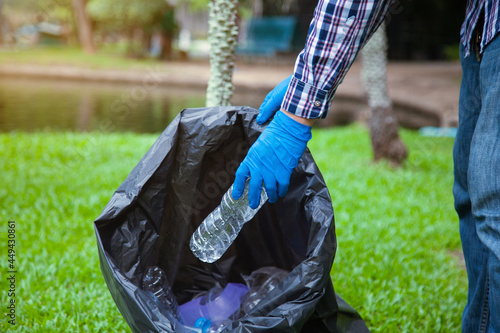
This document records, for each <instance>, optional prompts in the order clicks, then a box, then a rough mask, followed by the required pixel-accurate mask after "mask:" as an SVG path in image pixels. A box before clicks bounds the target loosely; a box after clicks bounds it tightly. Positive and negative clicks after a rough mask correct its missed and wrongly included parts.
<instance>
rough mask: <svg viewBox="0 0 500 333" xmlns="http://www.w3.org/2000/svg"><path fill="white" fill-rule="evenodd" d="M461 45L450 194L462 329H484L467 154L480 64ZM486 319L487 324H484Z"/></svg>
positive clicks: (481, 262) (482, 257)
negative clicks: (461, 286) (460, 272)
mask: <svg viewBox="0 0 500 333" xmlns="http://www.w3.org/2000/svg"><path fill="white" fill-rule="evenodd" d="M463 54H464V50H463V47H461V49H460V58H461V63H462V71H463V74H462V83H461V87H460V100H459V125H458V132H457V136H456V138H455V144H454V147H453V160H454V175H455V183H454V185H453V195H454V197H455V209H456V211H457V213H458V216H459V221H460V237H461V240H462V248H463V252H464V257H465V264H466V268H467V276H468V279H469V289H468V290H469V291H468V296H467V305H466V306H465V309H464V312H463V316H462V332H464V333H469V332H481V326H482V325H483V330H482V332H486V325H487V320H488V301H487V287H486V285H487V279H488V274H487V262H488V256H489V254H488V253H489V252H488V249H487V248H486V247H485V246H484V245H483V243H482V242H481V241H480V239H479V237H478V234H477V231H476V219H475V218H474V216H473V215H472V210H471V199H470V195H469V183H468V180H467V174H468V172H469V155H470V150H471V141H472V137H473V135H474V131H475V127H476V123H477V120H478V118H479V114H480V111H481V89H480V84H479V80H480V79H479V72H480V63H479V62H478V60H477V58H476V56H475V55H474V54H471V55H470V56H469V57H467V58H464V57H463ZM485 321H486V323H485Z"/></svg>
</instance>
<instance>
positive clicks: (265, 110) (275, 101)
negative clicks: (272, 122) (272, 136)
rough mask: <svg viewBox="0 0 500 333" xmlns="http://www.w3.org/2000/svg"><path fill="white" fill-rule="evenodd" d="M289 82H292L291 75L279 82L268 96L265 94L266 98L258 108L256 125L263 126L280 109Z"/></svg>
mask: <svg viewBox="0 0 500 333" xmlns="http://www.w3.org/2000/svg"><path fill="white" fill-rule="evenodd" d="M290 80H292V75H290V76H289V77H287V78H286V79H284V80H283V81H281V82H280V83H279V84H278V85H277V86H276V87H275V88H274V89H273V90H271V91H270V92H269V94H267V96H266V98H264V101H263V102H262V105H261V106H260V108H259V111H260V113H259V115H258V116H257V119H256V120H257V123H258V124H261V125H262V124H264V123H265V122H266V121H268V120H269V118H271V117H272V116H273V115H274V114H275V113H276V111H278V110H279V109H280V106H281V102H283V99H284V98H285V94H286V91H287V89H288V85H289V84H290Z"/></svg>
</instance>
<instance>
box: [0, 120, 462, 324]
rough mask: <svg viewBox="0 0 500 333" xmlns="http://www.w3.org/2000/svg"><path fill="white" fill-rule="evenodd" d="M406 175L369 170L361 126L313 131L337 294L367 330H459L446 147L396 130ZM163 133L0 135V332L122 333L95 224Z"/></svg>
mask: <svg viewBox="0 0 500 333" xmlns="http://www.w3.org/2000/svg"><path fill="white" fill-rule="evenodd" d="M402 134H403V138H404V140H405V142H406V143H407V145H408V147H409V150H410V158H409V160H408V162H407V163H406V165H405V166H404V167H403V168H401V169H396V170H394V169H392V168H391V167H390V166H388V165H386V164H384V163H380V164H372V163H371V161H370V159H371V152H370V145H369V138H368V134H367V131H366V130H365V129H364V128H363V127H361V126H359V125H355V126H349V127H346V128H340V129H328V130H315V132H314V134H313V135H314V139H313V140H312V142H311V143H310V149H311V150H312V152H313V155H314V157H315V159H316V161H317V163H318V165H319V167H320V169H321V170H322V172H323V175H324V177H325V179H326V181H327V184H328V187H329V189H330V193H331V196H332V202H333V206H334V209H335V212H336V231H337V236H338V243H339V246H338V251H337V256H336V259H335V263H334V267H333V269H332V279H333V281H334V285H335V288H336V291H337V292H338V293H339V294H340V295H341V296H342V297H343V298H344V299H346V300H347V301H348V302H349V303H350V304H351V305H352V306H353V307H355V308H356V309H357V310H358V311H359V312H360V313H361V314H362V316H363V317H364V318H365V320H366V322H367V324H368V325H369V327H370V328H371V330H372V331H373V332H384V333H386V332H433V333H434V332H457V331H459V328H460V315H461V311H462V308H463V306H464V302H465V299H466V286H467V284H466V274H465V271H464V268H463V266H462V263H461V261H460V259H459V257H458V256H457V255H456V254H457V253H459V249H460V240H459V235H458V222H457V218H456V216H455V213H454V211H453V200H452V195H451V186H452V181H453V179H452V160H451V148H452V139H446V138H424V137H421V136H419V135H418V134H417V133H415V132H410V131H403V132H402ZM157 136H158V135H156V134H155V135H141V134H129V133H125V134H115V133H113V134H100V133H80V134H76V133H54V132H42V133H34V134H27V133H15V132H13V133H8V134H0V144H1V146H2V150H1V152H0V161H1V163H0V181H1V183H2V186H1V187H0V203H1V204H0V220H2V221H3V222H2V228H1V229H0V230H1V234H2V235H4V236H3V237H4V239H3V241H2V244H4V245H3V246H4V250H3V251H1V252H2V253H3V256H4V258H3V260H1V261H0V262H1V265H0V269H1V271H2V282H1V284H0V286H1V290H0V294H1V295H2V298H1V299H2V302H3V304H2V308H3V309H4V310H3V311H4V313H5V312H7V309H6V305H7V304H6V303H7V300H8V299H9V298H8V295H7V293H8V289H9V285H8V281H7V280H6V279H5V278H4V277H5V276H6V272H7V271H9V267H8V264H9V262H8V257H7V235H8V234H7V229H8V224H7V221H9V220H15V221H16V223H15V230H16V231H15V232H16V233H15V236H16V248H15V250H16V261H15V262H14V264H15V269H16V270H17V273H16V296H15V299H16V325H15V326H12V325H10V324H8V322H7V318H6V317H3V318H2V322H1V324H0V331H1V332H5V331H16V332H98V331H108V332H122V331H129V330H128V328H127V325H126V323H125V321H124V320H123V318H122V317H121V315H120V313H119V312H118V310H117V308H116V306H115V304H114V302H113V300H112V298H111V296H110V294H109V292H108V290H107V287H106V285H105V283H104V280H103V278H102V274H101V272H100V269H99V261H98V256H97V247H96V242H95V236H94V230H93V223H92V221H93V220H94V219H95V218H96V217H97V216H98V215H99V213H100V212H101V210H102V209H103V207H104V206H105V204H106V203H107V201H108V200H109V198H110V196H111V195H112V193H113V191H114V190H115V189H116V188H117V187H118V186H119V185H120V183H121V182H122V181H123V180H124V179H125V178H126V176H127V174H128V173H129V172H130V170H131V169H132V168H133V167H134V166H135V165H136V163H137V162H138V161H139V159H140V158H141V157H142V156H143V155H144V153H145V152H146V151H147V149H148V148H149V147H150V145H151V144H152V143H153V142H154V140H155V139H156V138H157Z"/></svg>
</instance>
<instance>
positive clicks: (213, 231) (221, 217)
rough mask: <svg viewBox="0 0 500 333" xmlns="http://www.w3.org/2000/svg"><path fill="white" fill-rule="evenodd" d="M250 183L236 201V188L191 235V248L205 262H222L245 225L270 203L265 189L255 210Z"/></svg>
mask: <svg viewBox="0 0 500 333" xmlns="http://www.w3.org/2000/svg"><path fill="white" fill-rule="evenodd" d="M248 183H249V181H248V180H247V182H246V185H245V189H244V190H243V194H242V195H241V197H240V198H239V199H238V200H234V199H233V196H232V193H233V186H231V187H230V188H229V190H228V191H227V192H226V193H225V194H224V196H223V197H222V200H221V203H220V205H219V206H218V207H217V208H215V210H214V211H213V212H212V213H210V214H209V215H208V216H207V217H206V218H205V220H203V222H202V223H201V225H200V226H199V227H198V229H196V231H195V232H194V233H193V235H192V236H191V241H190V243H189V247H190V248H191V251H192V252H193V254H194V255H195V256H196V257H197V258H198V259H200V260H201V261H204V262H208V263H212V262H214V261H216V260H218V259H219V258H220V257H222V255H223V254H224V252H226V250H227V249H228V248H229V246H231V244H232V243H233V242H234V240H235V239H236V236H238V234H239V232H240V231H241V228H243V224H245V223H246V222H248V221H250V220H251V219H252V217H254V216H255V214H256V213H257V212H258V211H259V209H260V208H261V207H262V205H264V203H265V202H266V201H267V194H266V191H265V190H264V188H262V192H261V195H260V203H259V206H258V207H257V208H256V209H252V208H250V206H249V203H248Z"/></svg>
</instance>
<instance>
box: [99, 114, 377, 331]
mask: <svg viewBox="0 0 500 333" xmlns="http://www.w3.org/2000/svg"><path fill="white" fill-rule="evenodd" d="M257 113H258V111H257V110H255V109H252V108H249V107H215V108H198V109H186V110H183V111H181V112H180V113H179V115H178V116H177V117H176V118H175V119H174V120H173V121H172V123H171V124H170V125H169V126H168V127H167V128H166V129H165V131H164V132H163V133H162V134H161V135H160V137H159V138H158V139H157V140H156V142H155V143H154V144H153V146H152V147H151V148H150V150H149V151H148V152H147V153H146V155H145V156H144V157H143V158H142V159H141V161H139V163H138V164H137V166H136V167H135V168H134V169H133V170H132V171H131V173H130V175H129V176H128V177H127V179H125V181H124V182H123V183H122V184H121V186H120V187H119V188H118V189H117V190H116V192H115V193H114V194H113V196H112V197H111V199H110V201H109V203H108V204H107V206H106V207H105V208H104V210H103V212H102V213H101V215H100V216H99V217H98V218H97V220H96V221H95V224H94V226H95V231H96V236H97V243H98V250H99V259H100V263H101V270H102V272H103V275H104V279H105V281H106V283H107V285H108V288H109V291H110V293H111V295H112V296H113V299H114V301H115V303H116V305H117V307H118V309H119V310H120V312H121V314H122V315H123V317H124V319H125V320H126V322H127V323H128V325H129V326H130V328H131V329H132V331H133V332H199V331H200V329H198V331H196V330H193V329H192V328H191V327H188V325H184V324H182V323H181V321H182V320H179V318H178V316H177V314H176V313H174V310H171V309H170V308H169V306H166V305H165V304H167V305H170V304H172V302H163V303H162V302H160V301H158V299H157V298H156V297H155V294H154V293H155V292H156V289H153V291H147V290H144V289H143V288H142V287H141V281H142V278H143V275H144V274H146V270H147V269H148V267H151V266H157V267H160V268H161V269H162V270H163V271H164V273H165V275H166V279H165V281H166V282H165V285H168V286H169V287H170V288H171V291H172V292H173V294H174V296H175V298H176V301H177V302H178V304H181V306H182V304H186V303H188V302H190V301H192V300H194V299H196V298H197V297H200V296H203V294H206V293H207V292H208V291H210V290H211V289H213V288H216V287H221V288H226V287H227V286H228V285H230V283H232V284H243V285H245V280H244V278H243V276H250V277H251V276H252V275H251V274H252V272H255V271H258V270H259V269H261V268H263V267H268V266H272V267H277V268H279V269H282V270H285V271H287V272H289V273H288V274H286V275H285V276H284V277H282V280H281V281H280V282H279V283H278V284H277V285H276V286H275V287H274V289H272V290H271V291H269V293H267V295H265V296H264V297H263V298H262V299H260V301H259V302H257V303H256V304H255V305H254V306H253V307H251V309H248V312H247V313H244V314H243V315H242V316H240V317H239V318H238V319H234V320H230V321H229V322H227V321H226V322H225V323H224V324H223V326H222V327H223V328H222V332H262V331H268V332H368V329H367V328H366V325H365V323H364V322H363V320H362V319H361V317H360V316H359V314H358V313H357V312H356V311H355V310H354V309H353V308H352V307H350V306H349V305H348V304H347V303H346V302H345V301H343V300H342V299H341V298H340V297H338V296H337V295H336V294H335V292H334V289H333V285H332V281H331V277H330V270H331V267H332V263H333V258H334V255H335V250H336V238H335V231H334V215H333V209H332V203H331V199H330V196H329V193H328V189H327V188H326V185H325V182H324V180H323V178H322V176H321V174H320V172H319V170H318V168H317V166H316V164H315V163H314V160H313V158H312V156H311V154H310V152H309V151H308V150H307V149H306V152H305V153H304V155H303V156H302V158H301V160H300V162H299V165H298V166H297V167H296V168H295V169H294V172H293V174H292V177H291V179H290V186H289V190H288V194H287V195H286V196H285V197H284V198H280V199H279V200H278V201H277V202H276V203H269V202H266V203H265V204H264V206H263V207H262V208H261V209H260V210H259V211H258V213H257V214H256V215H255V216H254V218H253V219H252V220H251V221H249V222H248V223H246V224H245V225H244V227H243V229H242V231H241V232H240V234H239V235H238V237H237V238H236V240H235V241H234V243H233V244H232V245H231V246H230V247H229V249H228V250H227V251H226V252H225V253H224V255H223V256H222V257H221V258H220V259H219V260H217V261H216V262H214V263H212V264H209V263H204V262H202V261H200V260H198V259H197V258H196V257H195V256H194V255H193V254H192V252H191V251H190V249H189V240H190V237H191V235H192V234H193V232H194V231H195V230H196V228H197V227H198V226H199V225H200V223H201V222H202V221H203V219H204V218H205V217H206V216H207V215H208V214H209V213H210V212H211V211H212V210H213V209H214V208H215V207H217V206H218V205H219V204H220V200H221V198H222V196H223V195H224V193H225V192H226V191H227V190H228V188H229V187H230V186H231V184H232V182H233V181H234V174H235V172H236V169H237V167H238V165H239V163H240V162H241V161H242V160H243V158H244V157H245V155H246V152H247V151H248V148H249V147H250V146H251V145H252V144H253V143H254V142H255V140H256V139H257V137H258V136H259V134H260V133H261V132H262V131H263V129H264V128H265V126H266V125H263V126H262V125H259V124H257V122H256V121H255V117H256V116H257ZM116 163H120V161H116Z"/></svg>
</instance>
